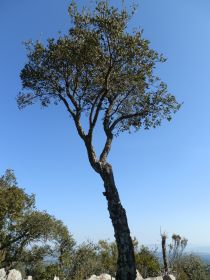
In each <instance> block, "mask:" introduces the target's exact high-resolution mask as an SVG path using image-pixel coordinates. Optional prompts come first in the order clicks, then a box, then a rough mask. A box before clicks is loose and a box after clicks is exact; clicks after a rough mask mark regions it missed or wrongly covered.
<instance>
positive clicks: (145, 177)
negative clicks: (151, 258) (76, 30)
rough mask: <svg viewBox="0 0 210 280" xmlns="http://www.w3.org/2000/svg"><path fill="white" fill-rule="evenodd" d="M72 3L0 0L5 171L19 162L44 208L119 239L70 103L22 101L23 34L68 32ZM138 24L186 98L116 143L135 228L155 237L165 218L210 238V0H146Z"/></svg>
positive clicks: (76, 230)
mask: <svg viewBox="0 0 210 280" xmlns="http://www.w3.org/2000/svg"><path fill="white" fill-rule="evenodd" d="M125 2H126V3H127V4H128V3H129V1H128V0H127V1H125ZM68 3H69V2H68V1H65V0H44V1H43V0H36V1H34V0H19V1H12V0H0V34H1V42H0V100H1V102H0V131H1V137H0V173H1V174H3V173H4V171H5V169H6V168H12V169H14V170H15V173H16V176H17V179H18V182H19V185H20V186H22V187H24V188H25V189H26V191H27V192H28V193H35V194H36V199H37V206H38V208H39V209H42V210H47V211H48V212H49V213H51V214H53V215H55V216H56V217H57V218H59V219H61V220H63V222H64V223H65V224H66V225H68V227H69V229H70V231H71V232H72V233H73V235H74V237H75V239H76V240H78V241H79V242H81V241H84V240H86V239H88V238H89V239H92V240H94V241H97V240H98V239H107V238H110V239H113V229H112V226H111V222H110V220H109V215H108V212H107V206H106V201H105V198H104V196H103V195H102V191H103V184H102V181H101V179H100V178H99V176H98V175H97V174H96V173H94V171H93V170H92V169H91V168H90V166H89V163H88V160H87V156H86V153H85V149H84V147H83V143H82V142H81V140H80V139H79V137H78V135H77V134H76V131H75V129H74V127H73V125H72V123H71V120H70V119H69V117H68V115H67V113H66V112H65V110H64V109H63V107H60V106H57V107H50V108H48V109H45V110H42V109H40V108H39V106H38V105H35V106H32V107H28V108H27V109H25V110H23V111H19V110H18V108H17V105H16V100H15V98H16V95H17V94H18V92H19V91H20V90H21V83H20V79H19V73H20V70H21V69H22V67H23V66H24V63H25V62H26V52H25V48H24V46H23V45H22V42H23V41H26V40H28V39H32V40H35V39H39V40H45V39H46V38H48V37H53V36H56V35H57V32H58V31H62V32H65V31H66V30H67V29H68V27H69V18H68V14H67V7H68ZM88 3H90V1H88V0H86V1H79V4H80V5H83V4H88ZM134 26H137V27H138V26H141V27H142V28H143V29H144V37H145V38H147V39H149V40H150V41H151V46H152V47H153V48H154V49H156V50H158V51H159V52H161V53H163V54H164V55H165V56H166V57H167V58H168V60H167V62H166V63H165V64H162V65H159V66H158V68H157V69H158V72H159V74H160V76H161V77H162V79H163V80H164V81H165V82H166V83H167V84H168V87H169V90H170V92H172V93H173V94H174V95H175V96H176V97H177V99H178V100H179V101H180V102H184V104H183V106H182V108H181V110H180V111H179V112H178V113H177V114H176V115H175V117H174V119H173V120H172V121H171V122H170V123H168V122H163V124H162V126H161V127H159V128H156V129H152V130H150V131H139V132H138V133H136V134H131V135H129V134H123V135H121V136H120V137H118V138H117V139H116V140H115V142H114V145H113V148H112V151H111V154H110V157H109V160H110V162H111V163H112V165H113V168H114V172H115V178H116V183H117V186H118V189H119V192H120V195H121V200H122V203H123V205H124V206H125V208H126V210H127V215H128V221H129V225H130V229H131V233H132V236H136V237H137V238H138V240H139V241H140V243H141V244H142V243H144V244H151V243H152V244H154V243H156V244H158V243H159V241H160V236H159V233H160V227H161V228H162V231H166V232H167V233H168V235H169V236H170V235H171V234H172V233H174V232H175V233H179V234H180V235H183V236H185V237H187V238H188V239H189V242H190V243H192V244H195V245H200V246H202V245H205V246H210V219H209V216H210V82H209V81H210V1H209V0H199V1H197V0H184V1H183V0H142V1H139V8H138V10H137V12H136V14H135V16H134V18H133V20H132V23H131V27H134ZM100 141H101V136H100V135H99V142H98V143H97V147H99V146H100Z"/></svg>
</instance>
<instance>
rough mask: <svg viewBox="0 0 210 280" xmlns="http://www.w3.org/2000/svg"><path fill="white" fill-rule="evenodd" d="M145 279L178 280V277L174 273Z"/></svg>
mask: <svg viewBox="0 0 210 280" xmlns="http://www.w3.org/2000/svg"><path fill="white" fill-rule="evenodd" d="M166 277H167V278H166ZM144 280H176V278H175V277H174V276H173V275H169V276H163V277H162V276H158V277H151V278H146V279H144Z"/></svg>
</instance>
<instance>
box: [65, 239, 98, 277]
mask: <svg viewBox="0 0 210 280" xmlns="http://www.w3.org/2000/svg"><path fill="white" fill-rule="evenodd" d="M98 273H100V262H99V260H98V257H97V246H96V245H95V244H93V243H92V242H85V243H83V244H81V245H80V246H77V247H76V248H75V250H74V254H73V259H72V266H71V268H70V269H69V273H68V279H69V280H70V279H71V280H80V279H87V278H89V277H90V276H91V275H92V274H98Z"/></svg>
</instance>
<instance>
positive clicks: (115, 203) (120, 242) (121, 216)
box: [100, 163, 136, 280]
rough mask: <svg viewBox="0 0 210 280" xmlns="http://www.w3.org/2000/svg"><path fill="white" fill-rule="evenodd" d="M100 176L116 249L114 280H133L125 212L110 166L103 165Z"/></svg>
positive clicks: (131, 248) (134, 274) (134, 268)
mask: <svg viewBox="0 0 210 280" xmlns="http://www.w3.org/2000/svg"><path fill="white" fill-rule="evenodd" d="M100 175H101V177H102V179H103V181H104V188H105V192H104V193H103V194H104V196H105V197H106V199H107V202H108V211H109V214H110V218H111V221H112V224H113V227H114V233H115V239H116V243H117V248H118V260H117V272H116V280H135V279H136V265H135V256H134V248H133V243H132V239H131V236H130V230H129V227H128V222H127V217H126V212H125V209H124V208H123V207H122V204H121V202H120V198H119V194H118V191H117V188H116V185H115V182H114V176H113V172H112V166H111V165H110V164H108V163H106V164H105V165H103V167H102V169H101V172H100Z"/></svg>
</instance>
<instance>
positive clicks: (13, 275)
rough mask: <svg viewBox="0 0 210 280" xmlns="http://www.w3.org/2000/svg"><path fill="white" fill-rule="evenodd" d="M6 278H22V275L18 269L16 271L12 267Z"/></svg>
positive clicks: (14, 279)
mask: <svg viewBox="0 0 210 280" xmlns="http://www.w3.org/2000/svg"><path fill="white" fill-rule="evenodd" d="M7 280H22V275H21V273H20V271H18V270H16V269H12V270H10V271H9V274H8V276H7Z"/></svg>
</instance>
